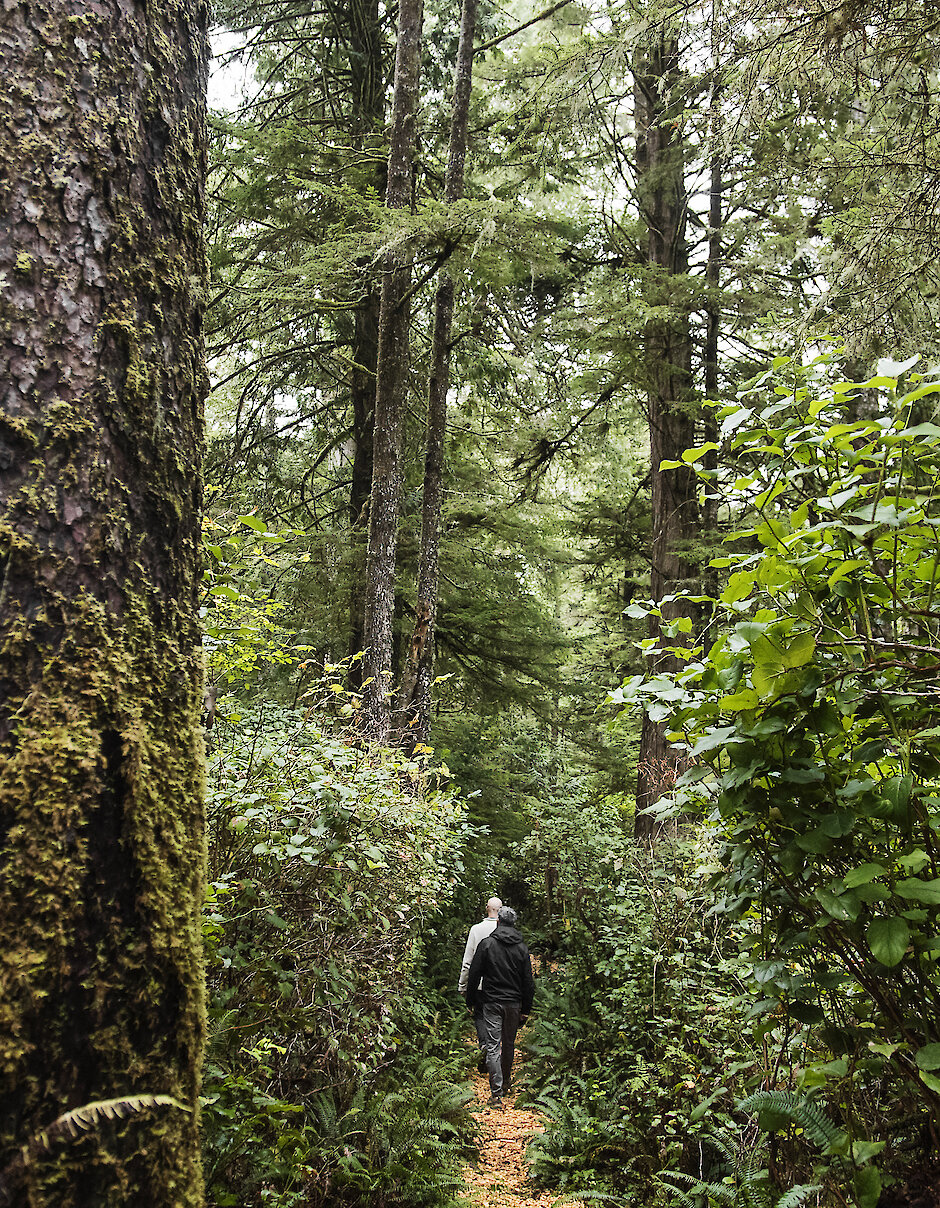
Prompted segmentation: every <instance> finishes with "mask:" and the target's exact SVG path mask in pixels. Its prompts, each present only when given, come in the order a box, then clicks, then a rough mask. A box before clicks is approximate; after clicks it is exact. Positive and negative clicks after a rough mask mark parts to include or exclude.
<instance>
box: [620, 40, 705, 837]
mask: <svg viewBox="0 0 940 1208" xmlns="http://www.w3.org/2000/svg"><path fill="white" fill-rule="evenodd" d="M634 79H635V88H634V97H635V114H636V138H637V155H636V160H637V177H638V200H639V209H640V214H641V217H642V219H643V223H644V226H645V229H646V244H647V265H648V270H647V278H646V287H645V300H646V302H647V303H648V304H649V305H650V306H651V307H655V308H657V310H658V311H659V312H660V313H659V314H657V315H656V317H654V318H652V319H651V320H650V321H649V322H648V323H647V325H646V339H645V347H644V366H645V372H646V400H647V417H648V420H649V437H650V494H651V508H652V527H653V534H652V545H651V550H650V561H651V570H650V578H651V582H650V588H651V592H650V594H651V596H652V599H653V600H654V602H655V603H656V604H658V605H660V611H661V617H653V618H651V627H650V636H651V637H653V638H655V639H656V640H657V641H658V642H660V643H661V644H663V639H664V638H665V639H666V641H665V643H664V644H665V645H673V646H677V645H680V644H681V643H682V642H683V641H685V640H687V638H684V637H683V634H682V632H681V631H680V632H679V633H676V634H674V635H673V636H672V637H671V638H670V637H668V636H667V632H668V631H667V629H666V626H667V625H669V624H670V623H671V622H679V624H680V625H681V624H684V618H685V614H687V612H688V608H687V606H686V605H684V604H683V603H682V602H681V601H677V600H674V599H673V597H674V595H675V594H676V593H681V592H683V591H685V590H686V589H687V588H688V587H689V586H690V582H691V580H692V578H693V576H694V575H695V573H696V567H695V564H694V559H693V555H692V552H691V547H692V545H693V543H694V542H695V540H696V539H697V537H698V526H699V516H698V502H697V482H696V478H695V474H694V473H693V471H692V469H691V467H682V468H680V469H673V470H662V469H661V468H660V466H661V464H662V462H663V461H664V460H665V461H677V460H679V459H681V457H682V453H683V452H684V451H685V450H686V449H688V448H691V447H692V446H693V445H694V444H695V424H696V419H697V417H698V412H699V407H698V404H697V403H695V402H694V401H693V396H692V338H691V332H690V325H689V313H688V302H687V301H686V300H685V298H684V296H683V295H684V293H687V286H686V283H685V280H684V278H685V275H686V274H687V273H688V270H689V260H688V255H689V254H688V244H687V241H686V225H687V220H688V192H687V187H686V182H685V147H684V143H683V135H682V116H683V104H684V101H683V87H682V86H683V84H684V77H683V74H682V72H681V70H680V66H679V47H678V43H677V41H676V39H675V37H674V36H673V35H672V34H671V33H668V32H665V33H663V35H662V36H661V37H660V39H659V40H658V41H657V42H656V43H655V44H654V45H653V46H651V47H650V48H649V49H648V50H646V51H645V52H644V53H643V55H642V56H641V60H640V62H639V63H638V64H637V67H636V69H635V72H634ZM678 666H679V662H678V659H677V658H676V656H675V655H671V654H666V655H663V656H661V657H660V659H659V662H658V663H657V670H659V671H666V672H668V671H674V670H676V669H677V668H678ZM676 771H677V760H676V756H675V752H674V751H673V749H672V748H671V746H670V744H669V743H668V741H667V739H666V735H665V733H664V731H663V728H662V726H661V725H660V724H659V723H658V722H654V721H651V720H650V718H649V717H644V719H643V730H642V734H641V737H640V753H639V761H638V767H637V797H636V804H637V815H636V825H635V834H636V835H637V837H638V838H645V837H648V836H650V835H651V834H653V833H654V832H655V831H656V826H655V823H654V821H653V819H652V818H651V816H650V815H649V814H646V813H643V812H642V811H643V810H645V809H646V808H647V807H649V806H651V805H653V804H654V802H655V801H656V800H657V799H658V798H659V797H660V795H661V794H662V793H663V792H664V791H665V790H667V789H668V788H669V787H670V786H671V784H672V782H673V780H674V779H675V774H676Z"/></svg>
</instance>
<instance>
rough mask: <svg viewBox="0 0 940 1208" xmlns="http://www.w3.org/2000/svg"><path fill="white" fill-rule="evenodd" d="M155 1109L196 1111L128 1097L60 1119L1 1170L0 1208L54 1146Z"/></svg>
mask: <svg viewBox="0 0 940 1208" xmlns="http://www.w3.org/2000/svg"><path fill="white" fill-rule="evenodd" d="M151 1107H175V1108H177V1110H179V1111H181V1112H186V1113H187V1114H191V1112H192V1108H189V1107H187V1106H186V1104H185V1103H180V1101H179V1100H178V1099H174V1098H173V1096H172V1095H124V1096H122V1097H121V1098H119V1099H97V1100H95V1102H93V1103H85V1104H83V1105H82V1106H81V1107H75V1108H73V1109H72V1110H71V1111H70V1112H65V1114H64V1115H61V1116H58V1117H57V1118H56V1119H55V1120H53V1121H52V1123H51V1124H50V1125H49V1126H48V1128H44V1129H42V1130H41V1131H40V1132H38V1133H34V1134H33V1135H32V1136H31V1137H30V1139H29V1140H28V1141H27V1142H26V1144H25V1145H24V1146H23V1147H22V1149H21V1150H20V1152H19V1153H18V1154H17V1156H16V1157H15V1158H14V1159H13V1161H12V1162H10V1163H9V1165H8V1166H6V1167H5V1168H4V1169H3V1170H0V1205H2V1204H6V1203H9V1201H10V1197H11V1195H12V1188H11V1180H13V1179H15V1178H16V1176H17V1175H19V1174H21V1173H22V1172H23V1171H24V1170H25V1169H26V1168H27V1167H28V1166H29V1165H31V1163H32V1162H33V1160H34V1159H35V1158H36V1157H37V1156H38V1155H39V1154H41V1153H42V1152H43V1151H48V1150H50V1149H51V1148H52V1145H53V1142H55V1141H61V1140H66V1141H68V1140H74V1138H75V1137H80V1136H81V1135H82V1134H83V1133H87V1132H91V1131H93V1130H94V1129H95V1128H97V1127H98V1125H99V1124H101V1123H102V1121H104V1120H126V1119H127V1118H128V1117H129V1116H136V1115H138V1114H139V1113H140V1112H142V1111H146V1110H147V1109H148V1108H151Z"/></svg>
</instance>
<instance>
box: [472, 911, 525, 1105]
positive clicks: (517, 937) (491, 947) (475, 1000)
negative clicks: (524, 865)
mask: <svg viewBox="0 0 940 1208" xmlns="http://www.w3.org/2000/svg"><path fill="white" fill-rule="evenodd" d="M518 918H519V916H518V915H517V914H516V912H515V911H514V910H513V909H512V908H511V907H510V906H503V907H501V909H500V910H499V912H498V914H497V916H496V929H495V931H493V933H492V934H491V935H488V936H487V937H486V938H485V939H483V940H481V941H480V943H479V945H478V946H477V950H476V953H475V954H474V957H473V960H472V962H471V964H470V972H469V974H468V976H467V1006H468V1007H469V1009H470V1010H472V1011H473V1015H474V1022H475V1023H476V1026H477V1035H478V1036H479V1037H480V1042H481V1044H482V1046H483V1051H484V1056H485V1059H486V1070H487V1073H488V1074H489V1076H490V1107H495V1108H496V1109H497V1110H502V1106H503V1095H504V1094H505V1093H506V1092H507V1091H508V1090H509V1089H510V1086H511V1084H512V1062H513V1058H514V1057H515V1055H516V1032H517V1031H518V1030H519V1025H520V1024H522V1023H525V1021H526V1019H527V1018H528V1016H529V1012H530V1011H531V1010H532V999H533V997H534V995H535V981H534V980H533V977H532V963H531V961H530V960H529V949H528V947H527V946H526V943H525V941H524V940H523V938H522V936H521V934H520V933H519V931H518V930H517V928H516V923H517V922H518Z"/></svg>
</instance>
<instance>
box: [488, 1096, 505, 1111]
mask: <svg viewBox="0 0 940 1208" xmlns="http://www.w3.org/2000/svg"><path fill="white" fill-rule="evenodd" d="M490 1107H491V1108H492V1109H493V1111H494V1112H501V1111H502V1110H503V1098H502V1095H494V1096H493V1097H492V1098H491V1099H490Z"/></svg>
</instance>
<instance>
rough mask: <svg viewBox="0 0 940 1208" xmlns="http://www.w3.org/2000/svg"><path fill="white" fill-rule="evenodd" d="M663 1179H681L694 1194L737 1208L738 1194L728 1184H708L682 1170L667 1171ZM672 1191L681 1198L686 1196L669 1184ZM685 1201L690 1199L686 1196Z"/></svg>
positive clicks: (730, 1207)
mask: <svg viewBox="0 0 940 1208" xmlns="http://www.w3.org/2000/svg"><path fill="white" fill-rule="evenodd" d="M662 1179H681V1181H682V1182H683V1183H687V1184H688V1185H689V1187H690V1188H691V1190H692V1191H693V1193H694V1194H696V1195H704V1196H706V1197H707V1198H708V1199H709V1200H717V1201H718V1203H719V1204H727V1205H728V1208H736V1205H737V1202H738V1196H737V1192H736V1191H735V1190H734V1188H733V1187H730V1186H729V1185H728V1184H727V1183H706V1182H704V1181H703V1180H702V1179H699V1178H696V1177H695V1175H694V1174H686V1173H685V1172H684V1171H681V1170H666V1171H664V1172H663V1175H662V1178H660V1180H659V1181H660V1182H662ZM666 1186H667V1187H669V1190H670V1191H675V1192H676V1193H677V1194H678V1195H680V1196H685V1193H684V1192H683V1191H682V1190H681V1188H679V1187H673V1186H672V1185H671V1184H669V1183H667V1184H666ZM685 1199H687V1200H688V1199H690V1197H688V1196H685Z"/></svg>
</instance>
